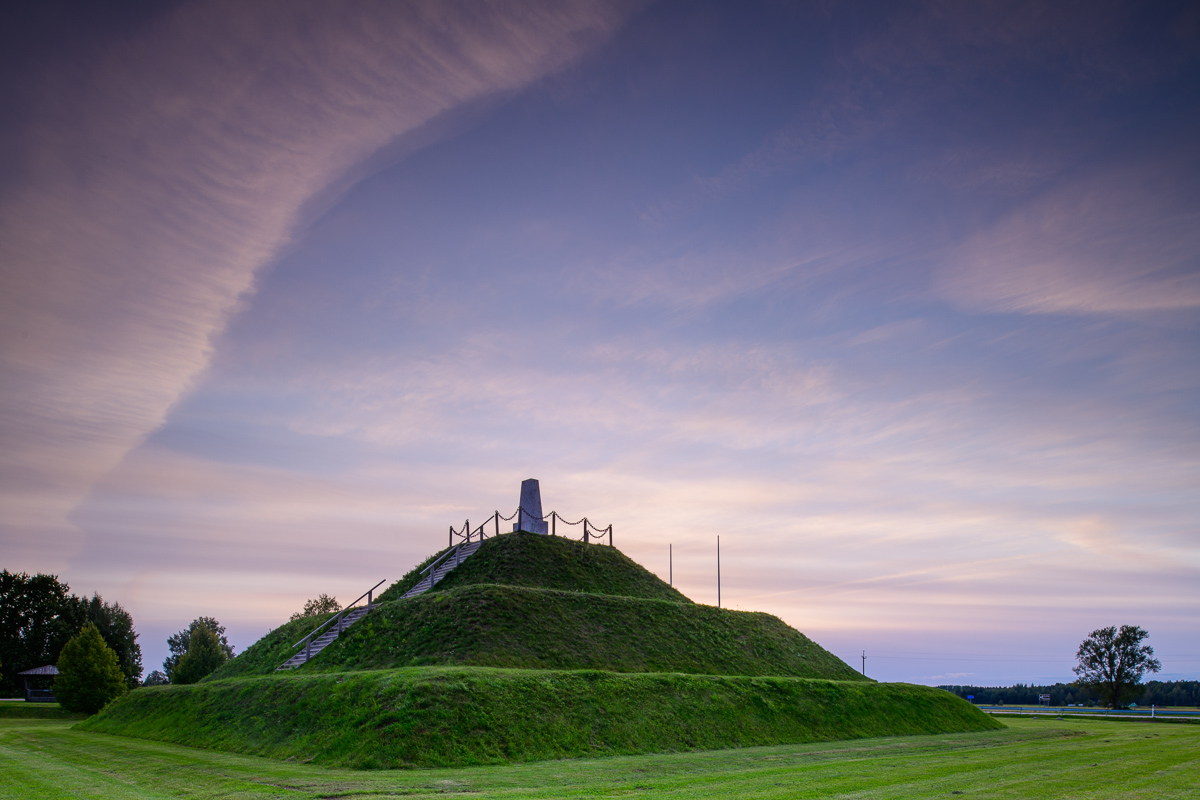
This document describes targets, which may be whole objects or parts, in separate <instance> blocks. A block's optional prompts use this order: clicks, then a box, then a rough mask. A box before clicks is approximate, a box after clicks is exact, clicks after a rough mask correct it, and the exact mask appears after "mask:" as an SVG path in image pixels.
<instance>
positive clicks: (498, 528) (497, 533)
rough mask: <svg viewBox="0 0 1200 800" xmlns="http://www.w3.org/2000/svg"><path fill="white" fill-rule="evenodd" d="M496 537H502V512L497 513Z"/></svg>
mask: <svg viewBox="0 0 1200 800" xmlns="http://www.w3.org/2000/svg"><path fill="white" fill-rule="evenodd" d="M496 535H497V536H499V535H500V512H499V511H497V512H496Z"/></svg>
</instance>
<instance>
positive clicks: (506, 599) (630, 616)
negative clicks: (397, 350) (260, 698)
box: [209, 548, 866, 681]
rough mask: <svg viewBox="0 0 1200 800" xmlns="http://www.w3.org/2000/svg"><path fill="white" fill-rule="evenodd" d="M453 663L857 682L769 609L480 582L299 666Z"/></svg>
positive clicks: (346, 637) (275, 660) (373, 624)
mask: <svg viewBox="0 0 1200 800" xmlns="http://www.w3.org/2000/svg"><path fill="white" fill-rule="evenodd" d="M597 549H599V548H597ZM481 552H482V551H481ZM460 569H461V567H460ZM451 574H453V573H451ZM302 622H303V623H305V624H303V625H301V624H300V623H302ZM316 624H317V623H316V622H315V621H312V620H308V621H304V620H300V621H297V622H293V623H289V624H288V625H286V626H283V627H282V628H280V629H277V630H276V631H273V632H272V633H271V634H268V635H267V636H266V637H264V638H263V639H262V640H261V641H260V642H259V643H257V644H255V645H254V646H252V647H251V648H249V649H247V650H246V652H245V653H243V654H242V655H240V656H238V657H237V658H236V659H234V660H233V661H231V662H229V663H228V664H226V665H225V666H224V667H222V669H221V670H220V671H219V672H217V673H214V674H213V675H212V676H211V677H210V678H209V680H219V679H222V678H231V677H236V676H239V675H255V674H257V675H262V674H269V673H270V672H272V671H273V670H274V669H275V667H277V666H279V664H281V663H282V662H283V661H285V660H286V659H287V658H288V657H289V656H290V655H291V654H292V652H293V651H292V649H291V645H292V644H293V643H294V642H296V641H297V640H298V639H300V638H301V637H303V636H304V635H305V634H306V633H307V632H308V631H309V630H312V628H313V627H315V626H316ZM453 664H457V665H471V666H485V667H509V668H526V669H605V670H611V671H614V672H685V673H701V674H710V675H788V676H793V677H802V678H828V679H835V680H850V681H861V680H866V679H865V678H863V677H862V676H861V675H859V674H858V673H857V672H855V671H854V670H853V669H851V668H850V667H849V666H847V665H846V663H845V662H843V661H841V660H840V659H839V658H837V657H836V656H834V655H833V654H832V653H829V652H828V651H826V650H824V649H823V648H822V647H820V646H819V645H818V644H816V643H815V642H813V641H812V640H811V639H809V638H808V637H806V636H805V635H804V634H802V633H800V632H799V631H797V630H795V629H794V628H790V627H788V626H787V625H786V624H784V623H783V622H782V621H781V620H779V619H778V618H777V617H773V616H771V615H769V614H762V613H756V612H750V611H729V610H725V609H719V608H714V607H712V606H702V605H695V604H693V603H677V602H671V601H666V600H641V599H637V598H633V597H618V596H612V595H589V594H583V593H580V592H562V591H553V590H548V589H529V588H524V587H519V586H497V585H489V584H479V585H466V586H462V587H459V588H456V589H449V590H444V591H441V592H428V593H426V594H423V595H418V596H417V597H413V598H410V599H408V600H400V601H394V602H390V603H383V604H381V605H380V606H379V608H378V610H377V611H376V612H374V613H372V614H371V615H369V616H368V617H367V618H366V619H364V620H363V621H362V622H359V623H358V624H356V625H355V626H354V627H352V628H350V629H349V630H348V631H347V632H346V633H344V634H342V636H341V637H340V638H339V639H338V640H337V641H335V642H334V643H333V644H331V645H330V646H329V647H327V648H326V649H325V650H324V651H322V652H321V653H320V654H319V655H317V656H316V657H315V658H314V659H313V660H312V661H311V662H309V663H308V664H305V665H304V667H302V670H303V671H304V672H332V671H345V670H362V669H389V668H395V667H408V666H430V665H453Z"/></svg>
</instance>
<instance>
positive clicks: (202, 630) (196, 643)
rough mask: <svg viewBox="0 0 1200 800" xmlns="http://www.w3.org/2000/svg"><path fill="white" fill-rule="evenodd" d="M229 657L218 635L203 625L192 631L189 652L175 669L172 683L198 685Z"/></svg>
mask: <svg viewBox="0 0 1200 800" xmlns="http://www.w3.org/2000/svg"><path fill="white" fill-rule="evenodd" d="M227 658H228V656H226V655H225V651H224V650H222V649H221V642H220V641H219V640H218V639H217V635H216V634H215V633H213V632H212V631H210V630H209V629H208V628H206V627H204V626H203V625H199V626H197V627H196V629H195V630H193V631H192V635H191V637H190V638H189V640H188V649H187V652H186V653H184V654H183V658H181V659H179V664H177V665H176V667H175V674H174V675H173V676H172V678H171V682H172V683H196V682H197V681H199V680H200V679H201V678H203V677H204V676H205V675H208V674H209V673H210V672H212V671H213V670H215V669H216V668H217V667H219V666H221V665H222V664H224V663H225V660H226V659H227Z"/></svg>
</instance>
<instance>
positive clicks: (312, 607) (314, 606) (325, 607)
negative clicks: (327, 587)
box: [290, 593, 342, 622]
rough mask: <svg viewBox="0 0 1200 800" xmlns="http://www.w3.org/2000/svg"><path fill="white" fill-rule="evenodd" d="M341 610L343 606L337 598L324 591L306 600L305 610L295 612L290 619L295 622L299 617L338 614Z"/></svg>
mask: <svg viewBox="0 0 1200 800" xmlns="http://www.w3.org/2000/svg"><path fill="white" fill-rule="evenodd" d="M341 610H342V606H341V604H340V603H338V601H337V600H336V599H334V598H332V597H330V596H329V595H327V594H324V593H322V594H321V595H319V596H317V597H314V598H313V599H312V600H309V601H308V602H306V603H305V604H304V610H303V611H297V612H296V613H295V614H292V618H291V620H290V621H291V622H295V621H296V620H298V619H304V618H305V617H316V616H319V615H321V614H336V613H337V612H339V611H341Z"/></svg>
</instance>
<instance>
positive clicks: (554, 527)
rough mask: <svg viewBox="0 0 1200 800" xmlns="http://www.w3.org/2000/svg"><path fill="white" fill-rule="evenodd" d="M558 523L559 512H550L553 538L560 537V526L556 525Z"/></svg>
mask: <svg viewBox="0 0 1200 800" xmlns="http://www.w3.org/2000/svg"><path fill="white" fill-rule="evenodd" d="M557 522H558V512H557V511H551V512H550V535H551V536H558V526H557V525H556V524H555V523H557Z"/></svg>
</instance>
